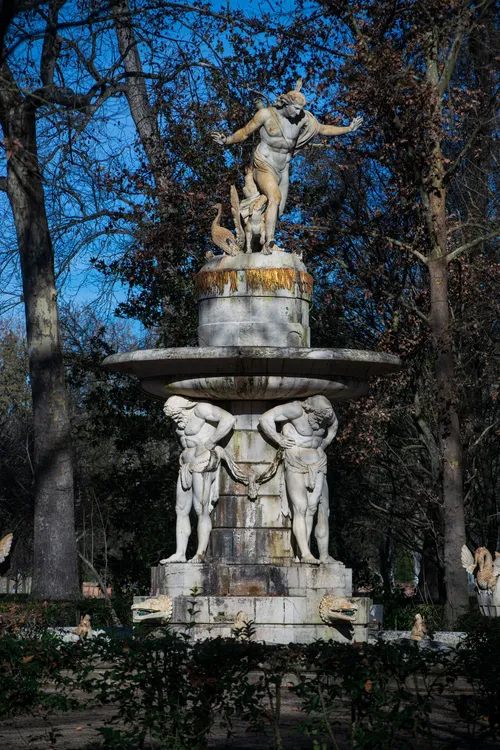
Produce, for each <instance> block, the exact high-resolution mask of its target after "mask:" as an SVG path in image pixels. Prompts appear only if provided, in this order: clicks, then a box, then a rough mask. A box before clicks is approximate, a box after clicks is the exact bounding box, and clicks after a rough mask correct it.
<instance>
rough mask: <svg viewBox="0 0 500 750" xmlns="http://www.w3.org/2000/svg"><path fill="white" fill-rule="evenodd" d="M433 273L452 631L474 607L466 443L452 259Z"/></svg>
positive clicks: (437, 262) (439, 261) (434, 264)
mask: <svg viewBox="0 0 500 750" xmlns="http://www.w3.org/2000/svg"><path fill="white" fill-rule="evenodd" d="M428 267H429V275H430V287H431V289H430V292H431V309H430V319H431V326H432V333H433V343H434V351H435V357H436V360H435V373H436V385H437V405H438V431H439V448H440V453H441V461H442V487H443V509H444V568H445V584H446V605H445V618H446V621H447V623H448V625H449V626H450V627H451V626H453V623H454V622H455V621H456V619H457V617H458V616H459V615H460V614H462V613H464V612H466V611H467V609H468V603H469V599H468V593H467V579H466V575H465V571H464V570H463V568H462V566H461V563H460V553H461V549H462V545H463V544H465V514H464V496H463V478H462V443H461V439H460V423H459V417H458V411H457V402H456V393H455V378H454V369H453V352H452V339H451V330H450V310H449V306H448V264H447V260H446V257H445V256H444V257H439V258H435V259H431V260H429V262H428Z"/></svg>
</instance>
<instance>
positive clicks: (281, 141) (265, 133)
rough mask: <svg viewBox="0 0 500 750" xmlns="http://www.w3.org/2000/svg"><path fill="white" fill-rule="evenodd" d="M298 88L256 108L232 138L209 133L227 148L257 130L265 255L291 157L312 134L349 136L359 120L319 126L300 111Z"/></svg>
mask: <svg viewBox="0 0 500 750" xmlns="http://www.w3.org/2000/svg"><path fill="white" fill-rule="evenodd" d="M301 85H302V83H301V82H298V84H297V86H296V88H295V89H294V90H293V91H289V92H288V93H286V94H281V95H280V96H279V97H278V99H277V101H276V102H275V104H274V107H263V108H262V109H259V111H258V112H256V114H255V115H254V116H253V117H252V119H251V120H250V122H248V123H247V124H246V125H245V126H244V127H243V128H241V129H240V130H237V131H236V132H235V133H233V134H232V135H230V136H225V135H224V134H223V133H219V132H215V133H212V138H213V139H214V140H215V142H216V143H218V144H220V145H221V146H230V145H231V144H233V143H240V142H241V141H244V140H246V139H247V138H248V136H250V135H251V134H252V133H254V132H255V131H256V130H258V131H259V136H260V143H259V144H258V146H257V148H256V149H255V151H254V154H253V163H252V171H253V177H254V180H255V182H256V184H257V187H258V189H259V191H260V193H261V194H262V195H263V196H265V198H266V199H267V209H266V213H265V245H264V248H263V252H264V253H265V254H269V253H271V252H272V250H273V248H275V242H274V233H275V229H276V222H277V219H278V217H279V216H281V215H282V214H283V212H284V210H285V203H286V199H287V195H288V179H289V165H290V160H291V158H292V156H294V154H296V153H297V151H300V149H302V148H304V146H306V145H307V144H308V143H309V141H311V140H312V139H313V138H314V136H315V135H327V136H330V135H343V134H344V133H352V132H354V131H355V130H357V129H358V128H359V126H360V125H361V123H362V118H361V117H355V118H354V119H353V120H352V122H351V123H350V125H347V126H346V127H337V126H336V125H323V124H321V123H320V122H318V121H317V120H316V118H315V117H314V115H312V114H311V112H308V111H307V110H305V109H304V107H305V104H306V98H305V96H304V95H303V94H302V93H301V92H300V88H301ZM263 200H264V199H263ZM275 249H277V248H275Z"/></svg>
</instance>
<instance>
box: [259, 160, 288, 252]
mask: <svg viewBox="0 0 500 750" xmlns="http://www.w3.org/2000/svg"><path fill="white" fill-rule="evenodd" d="M254 176H255V181H256V182H257V185H258V188H259V190H260V192H261V193H263V194H264V195H265V196H266V198H267V209H266V215H265V226H266V244H265V245H264V249H263V251H262V252H263V253H264V254H265V255H269V254H270V253H272V251H273V249H274V250H277V249H279V248H277V247H276V244H275V242H274V233H275V231H276V222H277V220H278V211H279V207H280V203H281V190H280V189H279V186H278V182H277V180H276V177H275V176H274V174H273V173H272V172H261V171H260V170H258V169H256V170H255V172H254Z"/></svg>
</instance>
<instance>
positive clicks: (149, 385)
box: [103, 346, 401, 401]
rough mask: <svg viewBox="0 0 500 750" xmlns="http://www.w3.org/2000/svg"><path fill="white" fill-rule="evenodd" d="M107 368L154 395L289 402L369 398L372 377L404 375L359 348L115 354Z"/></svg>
mask: <svg viewBox="0 0 500 750" xmlns="http://www.w3.org/2000/svg"><path fill="white" fill-rule="evenodd" d="M103 367H105V368H106V369H108V370H112V371H114V372H122V373H125V374H128V375H135V376H136V377H137V378H138V379H139V380H140V384H141V388H142V390H143V391H144V392H145V393H147V394H148V395H149V396H153V397H155V398H159V399H162V400H163V401H164V400H166V399H167V398H168V397H169V396H172V395H174V394H175V395H179V396H185V397H188V398H210V399H216V400H230V401H231V400H288V399H291V398H307V397H308V396H314V395H318V394H321V395H324V396H326V397H327V398H329V399H330V400H331V401H343V400H347V399H351V398H356V397H357V396H361V395H363V394H364V393H365V392H366V390H367V387H368V380H369V378H374V377H378V376H383V375H389V374H391V373H395V372H398V371H399V369H400V367H401V361H400V359H399V357H396V356H394V355H392V354H384V353H379V352H370V351H363V350H357V349H309V348H305V347H271V346H241V347H236V346H220V347H184V348H180V347H179V348H172V349H143V350H137V351H132V352H124V353H120V354H112V355H110V356H109V357H106V359H105V360H104V362H103Z"/></svg>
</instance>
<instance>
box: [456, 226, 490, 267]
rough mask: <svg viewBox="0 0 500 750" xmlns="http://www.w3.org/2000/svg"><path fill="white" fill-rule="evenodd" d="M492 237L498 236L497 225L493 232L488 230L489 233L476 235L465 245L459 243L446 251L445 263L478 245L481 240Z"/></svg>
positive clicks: (484, 240)
mask: <svg viewBox="0 0 500 750" xmlns="http://www.w3.org/2000/svg"><path fill="white" fill-rule="evenodd" d="M494 237H500V228H498V227H497V229H495V230H494V231H493V232H490V233H489V234H484V235H483V236H482V237H476V239H475V240H471V241H470V242H466V243H465V245H461V246H460V247H457V248H456V249H455V250H452V251H451V253H448V255H447V256H446V261H447V263H451V261H452V260H455V258H457V257H458V256H459V255H462V254H463V253H465V252H467V250H471V249H472V248H473V247H476V245H480V244H481V243H482V242H486V241H487V240H491V239H493V238H494Z"/></svg>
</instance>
